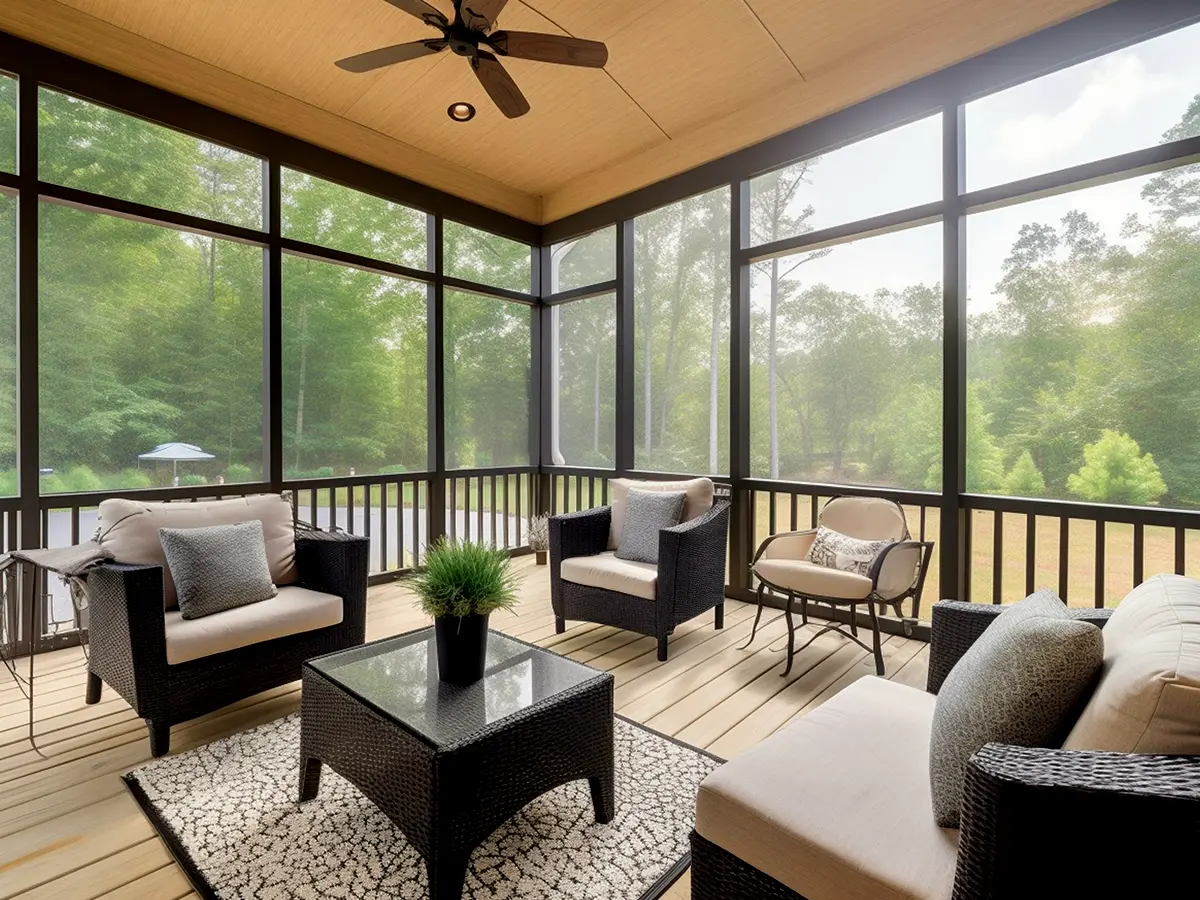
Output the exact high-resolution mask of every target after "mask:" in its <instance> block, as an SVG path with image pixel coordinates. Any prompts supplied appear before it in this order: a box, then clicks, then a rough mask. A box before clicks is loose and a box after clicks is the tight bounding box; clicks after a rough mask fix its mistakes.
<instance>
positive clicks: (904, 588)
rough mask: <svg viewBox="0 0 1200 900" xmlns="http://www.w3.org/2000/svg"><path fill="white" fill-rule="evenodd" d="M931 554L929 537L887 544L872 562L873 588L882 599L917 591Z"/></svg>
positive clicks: (923, 579)
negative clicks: (927, 538) (927, 539)
mask: <svg viewBox="0 0 1200 900" xmlns="http://www.w3.org/2000/svg"><path fill="white" fill-rule="evenodd" d="M932 555H933V544H932V543H930V542H929V541H897V542H896V543H894V544H888V545H887V546H886V547H884V548H883V549H882V550H881V551H879V555H878V556H876V557H875V561H874V562H872V563H871V569H870V575H871V583H872V586H873V587H874V590H875V592H876V593H877V594H879V596H881V597H883V599H885V600H891V599H893V598H899V597H903V596H905V595H906V594H908V593H909V592H910V591H913V590H914V589H915V590H916V591H918V592H919V591H920V589H921V585H922V584H924V582H925V572H926V570H927V569H928V568H929V558H930V557H931V556H932Z"/></svg>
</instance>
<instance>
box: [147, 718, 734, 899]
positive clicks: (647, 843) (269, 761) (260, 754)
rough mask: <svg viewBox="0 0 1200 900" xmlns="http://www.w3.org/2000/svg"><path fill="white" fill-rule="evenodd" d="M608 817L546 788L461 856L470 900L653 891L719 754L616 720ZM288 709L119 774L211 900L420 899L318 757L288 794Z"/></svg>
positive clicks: (681, 865)
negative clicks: (315, 787) (611, 815)
mask: <svg viewBox="0 0 1200 900" xmlns="http://www.w3.org/2000/svg"><path fill="white" fill-rule="evenodd" d="M615 741H616V746H615V750H616V779H617V814H616V818H615V819H614V820H613V822H612V823H610V824H608V825H597V824H596V822H595V818H594V814H593V811H592V801H591V795H590V794H589V792H588V787H587V782H586V781H579V782H573V783H571V784H568V785H565V786H563V787H560V788H558V789H556V790H554V791H551V792H550V793H548V794H545V795H543V796H542V797H540V798H539V799H537V800H535V801H534V802H533V803H530V804H529V805H528V806H526V807H525V809H523V810H522V811H521V812H520V813H518V814H517V815H516V816H515V817H514V818H513V819H511V820H509V821H508V822H507V823H506V824H504V825H502V826H501V827H500V828H499V829H497V830H496V832H495V833H494V834H492V836H491V837H490V838H489V839H488V840H487V841H485V842H484V843H483V844H482V845H480V846H479V847H478V848H477V849H476V850H475V853H474V854H473V855H472V857H471V867H470V869H469V871H468V873H467V881H466V887H465V889H464V891H463V897H464V898H469V900H655V898H658V897H660V896H661V895H662V894H663V893H664V892H665V891H666V890H667V888H668V887H670V886H671V884H672V883H673V882H674V881H675V880H676V879H677V878H678V877H679V875H680V874H682V872H683V870H684V869H685V868H686V866H687V863H688V859H689V857H688V833H689V832H690V831H691V828H692V825H693V823H694V817H695V803H696V788H697V787H698V786H699V784H700V782H701V781H702V780H703V779H704V777H705V776H706V775H707V774H708V773H709V772H711V771H712V770H713V769H715V768H716V767H717V766H718V765H719V762H718V761H717V760H716V759H715V758H713V757H711V756H709V755H707V754H705V753H703V752H701V751H699V750H696V749H695V748H692V747H688V746H686V745H684V744H680V743H678V742H676V741H673V740H671V739H670V738H666V737H663V736H662V735H659V734H657V733H655V732H653V731H650V730H648V729H646V728H643V727H641V726H640V725H636V724H634V723H632V722H629V721H627V720H625V719H621V718H618V719H617V722H616V729H615ZM299 744H300V716H299V714H298V713H296V714H294V715H291V716H288V717H287V718H285V719H281V720H279V721H278V722H272V723H270V724H268V725H263V726H261V727H259V728H256V729H253V730H251V731H247V732H243V733H242V734H238V735H234V736H233V737H230V738H226V739H225V740H222V741H217V742H215V743H212V744H208V745H207V746H204V747H200V748H198V749H196V750H191V751H188V752H187V753H181V754H179V755H178V756H169V757H164V758H163V759H159V760H155V761H154V762H152V763H150V764H149V765H147V766H144V767H143V768H140V769H137V770H135V771H133V772H131V773H129V774H128V775H127V776H125V780H126V783H127V784H128V786H129V788H130V790H131V791H132V792H133V794H134V796H135V797H136V798H137V799H138V802H139V803H141V805H142V808H143V810H145V811H146V814H147V815H148V816H149V817H150V819H151V821H152V822H153V823H154V825H155V827H156V828H157V829H158V831H159V833H160V834H161V835H162V836H163V838H164V839H165V840H166V841H167V844H168V845H169V846H170V847H171V850H172V852H173V853H174V854H175V856H176V858H177V859H178V860H179V862H180V864H181V865H182V866H183V867H184V869H185V870H186V871H187V872H188V875H189V877H190V878H191V879H192V881H193V882H194V885H195V887H196V889H197V892H198V893H199V894H200V895H201V896H202V897H205V898H210V900H321V898H338V900H343V898H344V900H385V898H386V900H426V898H427V897H428V896H429V892H428V885H427V881H426V875H425V865H424V863H423V861H422V860H421V857H420V856H419V855H418V854H417V852H416V850H414V849H413V847H412V846H411V845H410V844H409V843H408V842H407V841H406V840H405V838H404V835H403V834H402V833H401V832H400V831H399V830H398V829H397V828H396V826H395V825H393V824H392V822H391V820H390V819H388V818H387V817H386V816H385V815H383V813H381V812H379V810H378V809H376V807H375V806H374V804H372V803H371V801H369V800H367V799H366V798H365V797H363V795H362V794H360V793H359V792H358V790H357V789H356V788H354V787H353V786H352V785H351V784H350V783H349V782H347V781H346V780H344V779H343V778H341V777H340V776H338V775H337V774H335V773H334V772H332V771H331V770H330V769H328V768H326V769H325V771H324V774H323V775H322V779H321V793H320V795H319V796H318V797H317V799H316V800H314V801H312V802H310V803H305V804H303V805H298V804H297V803H296V790H297V777H298V775H297V757H298V754H299Z"/></svg>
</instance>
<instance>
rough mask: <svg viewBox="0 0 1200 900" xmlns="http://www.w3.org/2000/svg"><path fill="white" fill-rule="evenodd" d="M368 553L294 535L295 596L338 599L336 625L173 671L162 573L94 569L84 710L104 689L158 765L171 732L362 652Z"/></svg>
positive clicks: (352, 544) (313, 534) (330, 536)
mask: <svg viewBox="0 0 1200 900" xmlns="http://www.w3.org/2000/svg"><path fill="white" fill-rule="evenodd" d="M368 550H369V541H368V540H367V539H366V538H365V537H356V536H353V535H348V534H344V533H327V532H322V531H305V532H298V533H297V535H296V566H297V569H298V571H299V576H300V586H301V587H302V588H307V589H309V590H310V591H319V592H320V593H322V594H331V595H333V596H335V597H340V598H341V599H342V619H341V622H340V623H339V624H336V625H331V626H328V627H324V628H319V629H316V630H311V631H302V632H300V633H298V634H290V635H287V636H285V637H277V638H274V639H272V640H265V641H262V642H259V643H254V644H250V645H248V646H243V647H238V648H237V649H232V650H228V651H226V652H222V653H216V654H214V655H209V656H202V657H200V658H198V659H193V660H190V661H187V662H181V663H176V664H173V665H172V664H170V663H168V661H167V640H166V634H165V618H166V613H165V611H164V607H163V570H162V567H160V566H150V565H121V564H115V563H113V564H107V565H101V566H98V567H96V568H94V569H92V570H91V571H90V572H89V575H88V580H87V585H88V594H89V597H90V605H89V610H90V615H91V620H90V629H89V634H90V644H91V655H90V663H89V672H88V686H87V698H86V699H87V702H88V703H97V702H99V700H100V694H101V690H102V683H103V684H107V685H109V687H111V688H113V689H114V690H115V691H116V692H117V693H118V694H120V695H121V696H122V697H123V698H125V700H126V701H128V703H129V705H130V706H132V707H133V708H134V710H136V711H137V714H138V715H139V716H141V717H142V718H143V719H145V720H146V725H147V727H148V728H149V731H150V751H151V753H152V754H153V755H154V756H162V755H163V754H165V753H167V752H168V750H169V749H170V734H171V726H172V725H177V724H179V723H181V722H186V721H188V720H189V719H194V718H196V717H197V716H202V715H204V714H206V713H209V712H212V711H213V710H215V709H220V708H221V707H222V706H227V705H228V704H230V703H234V702H236V701H238V700H241V699H243V698H245V697H249V696H251V695H253V694H257V693H259V692H260V691H265V690H269V689H270V688H273V687H278V686H279V685H281V684H287V683H288V682H290V681H297V680H299V678H300V667H301V665H302V664H303V663H304V661H305V660H307V659H310V658H312V657H314V656H320V655H322V654H325V653H332V652H334V651H337V650H342V649H345V648H348V647H353V646H356V645H358V644H361V643H362V642H363V640H364V638H365V633H366V613H367V568H368V557H367V554H368ZM284 590H286V589H284ZM266 602H270V601H266ZM218 615H223V614H220V613H219V614H218Z"/></svg>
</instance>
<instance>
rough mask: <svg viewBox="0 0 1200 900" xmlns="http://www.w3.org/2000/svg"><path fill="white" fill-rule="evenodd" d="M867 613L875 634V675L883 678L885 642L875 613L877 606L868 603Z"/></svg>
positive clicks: (873, 644) (873, 639)
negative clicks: (881, 636)
mask: <svg viewBox="0 0 1200 900" xmlns="http://www.w3.org/2000/svg"><path fill="white" fill-rule="evenodd" d="M867 612H868V613H870V615H871V631H872V632H873V635H874V636H873V638H872V641H873V643H872V646H873V647H874V651H875V674H876V675H878V676H880V677H881V678H882V677H883V646H882V645H883V641H882V639H881V638H880V636H879V616H878V615H877V614H876V613H875V604H874V603H871V602H870V601H867Z"/></svg>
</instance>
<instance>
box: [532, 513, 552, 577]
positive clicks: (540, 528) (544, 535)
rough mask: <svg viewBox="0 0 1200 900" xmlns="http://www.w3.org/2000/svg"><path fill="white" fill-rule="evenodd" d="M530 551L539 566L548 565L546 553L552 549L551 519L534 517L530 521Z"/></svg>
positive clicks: (542, 516)
mask: <svg viewBox="0 0 1200 900" xmlns="http://www.w3.org/2000/svg"><path fill="white" fill-rule="evenodd" d="M529 549H530V550H532V551H533V553H534V556H535V558H536V559H537V564H538V565H539V566H544V565H545V564H546V551H547V550H549V549H550V517H549V516H546V515H541V516H534V517H533V518H532V519H530V520H529Z"/></svg>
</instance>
